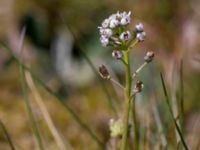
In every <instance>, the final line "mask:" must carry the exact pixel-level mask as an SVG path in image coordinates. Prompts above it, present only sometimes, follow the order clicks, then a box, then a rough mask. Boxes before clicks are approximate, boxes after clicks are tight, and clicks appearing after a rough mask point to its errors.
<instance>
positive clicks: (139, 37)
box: [136, 32, 146, 42]
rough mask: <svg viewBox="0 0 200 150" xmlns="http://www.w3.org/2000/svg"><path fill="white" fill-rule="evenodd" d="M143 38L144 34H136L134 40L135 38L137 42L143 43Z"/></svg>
mask: <svg viewBox="0 0 200 150" xmlns="http://www.w3.org/2000/svg"><path fill="white" fill-rule="evenodd" d="M145 37H146V33H145V32H141V33H137V35H136V38H137V40H138V41H139V42H142V41H144V39H145Z"/></svg>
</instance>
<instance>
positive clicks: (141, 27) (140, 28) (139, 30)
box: [135, 23, 144, 33]
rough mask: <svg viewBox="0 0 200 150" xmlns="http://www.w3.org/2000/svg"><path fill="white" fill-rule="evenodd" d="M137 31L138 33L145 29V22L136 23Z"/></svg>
mask: <svg viewBox="0 0 200 150" xmlns="http://www.w3.org/2000/svg"><path fill="white" fill-rule="evenodd" d="M135 31H136V32H137V33H139V32H143V31H144V26H143V24H142V23H138V24H136V25H135Z"/></svg>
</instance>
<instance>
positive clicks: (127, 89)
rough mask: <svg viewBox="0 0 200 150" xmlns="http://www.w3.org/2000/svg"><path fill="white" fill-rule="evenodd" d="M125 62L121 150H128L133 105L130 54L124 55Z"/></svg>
mask: <svg viewBox="0 0 200 150" xmlns="http://www.w3.org/2000/svg"><path fill="white" fill-rule="evenodd" d="M124 61H125V62H126V64H127V65H125V68H126V77H125V78H126V83H125V84H126V87H125V89H124V96H125V103H126V106H125V116H124V132H123V135H122V143H121V150H125V149H126V144H127V139H128V127H129V112H130V108H131V107H130V104H131V85H132V80H131V69H130V58H129V52H128V51H127V52H125V55H124Z"/></svg>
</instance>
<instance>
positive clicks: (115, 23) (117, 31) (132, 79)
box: [98, 12, 154, 150]
mask: <svg viewBox="0 0 200 150" xmlns="http://www.w3.org/2000/svg"><path fill="white" fill-rule="evenodd" d="M130 22H131V12H122V13H120V12H117V13H116V14H112V15H111V16H109V17H108V18H106V19H105V20H104V21H103V22H102V24H101V26H100V27H98V28H99V32H100V42H101V44H102V46H104V47H106V46H110V47H111V48H112V49H113V52H112V57H113V58H115V59H116V60H119V61H121V62H122V63H123V65H124V68H125V77H124V78H125V85H124V86H123V85H121V84H120V83H118V82H117V81H115V80H114V79H113V78H112V76H111V75H110V74H109V71H108V69H107V68H106V66H105V65H101V66H100V67H99V73H100V76H101V77H102V78H103V79H106V80H110V81H111V82H113V83H115V84H117V85H118V86H119V87H120V88H122V89H123V90H124V104H125V107H124V108H125V109H124V110H123V112H124V113H123V114H124V115H123V119H121V118H118V119H117V120H116V121H115V120H113V119H112V120H111V122H110V130H111V137H122V138H121V141H120V150H125V149H126V147H127V141H128V139H129V138H130V137H129V135H130V132H131V130H129V127H131V128H132V129H133V133H134V143H133V145H134V149H135V150H138V149H139V131H138V125H137V116H136V111H135V96H136V95H137V94H138V93H140V92H142V89H143V83H142V81H140V80H138V75H139V72H140V71H141V70H142V69H143V68H144V67H145V66H146V65H147V64H148V63H150V62H151V61H152V60H153V58H154V52H152V51H149V52H147V53H146V55H145V56H144V63H143V64H142V65H141V66H140V67H139V68H138V69H136V71H135V72H133V73H132V72H131V71H132V66H131V64H130V52H131V50H132V49H133V47H134V46H135V45H136V44H137V43H140V42H142V41H144V39H145V36H146V33H145V32H144V27H143V24H142V23H138V24H136V25H135V29H133V30H132V31H129V30H128V25H129V24H130ZM130 120H131V121H130ZM129 121H130V122H131V123H130V122H129ZM116 149H118V148H116Z"/></svg>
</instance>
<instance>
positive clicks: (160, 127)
mask: <svg viewBox="0 0 200 150" xmlns="http://www.w3.org/2000/svg"><path fill="white" fill-rule="evenodd" d="M152 110H153V115H154V118H155V122H156V126H157V128H158V132H159V135H160V140H161V144H162V147H163V148H162V149H163V150H166V149H167V138H166V137H165V134H164V132H163V125H162V122H161V119H160V115H159V112H158V109H157V104H156V102H154V104H153V105H152Z"/></svg>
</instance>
